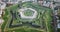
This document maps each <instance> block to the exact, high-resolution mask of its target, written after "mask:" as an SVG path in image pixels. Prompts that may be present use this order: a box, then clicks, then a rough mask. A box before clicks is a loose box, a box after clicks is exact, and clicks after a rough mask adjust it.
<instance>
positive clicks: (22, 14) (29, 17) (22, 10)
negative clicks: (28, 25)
mask: <svg viewBox="0 0 60 32" xmlns="http://www.w3.org/2000/svg"><path fill="white" fill-rule="evenodd" d="M27 9H30V10H31V11H33V12H34V13H33V15H32V16H25V15H24V11H25V10H27ZM19 13H20V15H21V18H23V19H34V18H36V16H37V11H36V10H34V9H32V8H24V9H23V8H22V9H20V10H19Z"/></svg>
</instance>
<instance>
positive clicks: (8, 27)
mask: <svg viewBox="0 0 60 32" xmlns="http://www.w3.org/2000/svg"><path fill="white" fill-rule="evenodd" d="M21 6H22V7H26V8H32V9H34V10H36V11H37V16H36V18H34V19H33V20H31V21H30V19H22V18H21V15H20V14H19V12H18V10H19V9H20V8H19V7H18V4H17V5H13V6H11V7H8V8H7V9H6V10H5V11H6V12H7V13H5V16H4V17H3V19H4V20H5V22H4V24H3V25H2V31H5V32H11V31H15V32H17V31H18V32H20V31H22V30H23V31H22V32H41V31H40V29H43V30H44V32H45V31H46V30H47V32H51V29H52V28H51V21H52V17H51V14H52V13H51V12H52V10H51V9H50V8H46V7H42V6H40V5H39V4H38V3H37V4H34V3H32V2H24V3H22V4H21ZM33 13H34V12H33V11H31V10H26V11H24V15H25V16H32V15H33ZM25 27H27V28H25ZM28 27H29V28H28ZM27 29H28V30H27ZM36 29H37V30H36Z"/></svg>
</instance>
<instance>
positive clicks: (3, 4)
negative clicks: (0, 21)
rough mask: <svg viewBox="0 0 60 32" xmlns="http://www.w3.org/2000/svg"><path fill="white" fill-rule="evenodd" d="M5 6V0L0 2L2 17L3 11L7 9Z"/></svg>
mask: <svg viewBox="0 0 60 32" xmlns="http://www.w3.org/2000/svg"><path fill="white" fill-rule="evenodd" d="M5 7H6V4H5V3H3V2H0V17H1V15H2V12H3V10H4V9H5Z"/></svg>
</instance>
